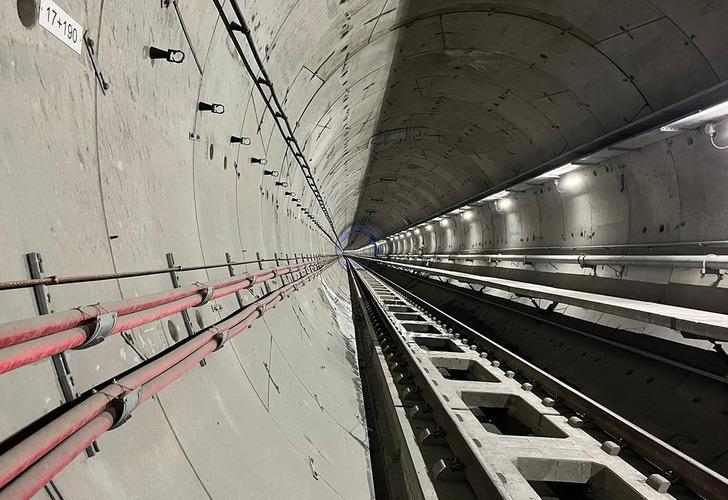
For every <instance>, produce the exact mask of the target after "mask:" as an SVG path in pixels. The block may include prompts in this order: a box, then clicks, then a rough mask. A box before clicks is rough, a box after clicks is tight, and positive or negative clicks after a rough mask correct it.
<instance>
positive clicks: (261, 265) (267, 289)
mask: <svg viewBox="0 0 728 500" xmlns="http://www.w3.org/2000/svg"><path fill="white" fill-rule="evenodd" d="M255 259H256V260H257V261H258V270H259V271H262V270H263V263H262V262H261V260H260V252H255ZM263 286H264V287H265V293H266V294H269V293H270V285H269V284H268V282H267V281H266V282H265V283H263Z"/></svg>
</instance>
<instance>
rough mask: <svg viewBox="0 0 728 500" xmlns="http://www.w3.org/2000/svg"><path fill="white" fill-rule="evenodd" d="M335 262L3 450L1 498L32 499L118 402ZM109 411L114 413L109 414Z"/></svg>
mask: <svg viewBox="0 0 728 500" xmlns="http://www.w3.org/2000/svg"><path fill="white" fill-rule="evenodd" d="M332 262H333V261H329V262H328V263H327V264H326V265H325V266H324V267H323V268H320V269H317V270H316V271H313V272H311V273H309V274H307V275H305V276H303V277H301V278H299V279H298V280H296V281H294V282H292V283H289V284H288V285H285V286H283V287H281V288H280V289H278V290H276V291H274V292H272V293H270V294H269V295H266V296H265V297H263V298H261V299H259V300H258V301H256V302H253V303H251V304H249V305H248V306H246V307H244V308H242V309H240V310H238V311H237V312H236V313H234V314H232V315H231V316H229V317H228V318H226V319H224V320H222V321H220V322H218V323H216V324H214V325H212V326H210V327H208V328H206V329H205V330H203V331H201V332H200V333H198V334H196V335H195V336H193V337H189V338H188V339H186V340H184V341H182V342H180V343H178V344H176V345H174V346H172V347H170V348H169V349H167V350H166V351H164V352H163V353H161V354H160V355H158V356H157V357H155V358H153V359H151V360H149V361H148V362H145V363H144V364H142V365H139V366H137V367H136V368H133V369H132V370H131V371H130V372H128V373H127V374H126V375H124V376H123V377H121V378H119V379H118V380H113V381H112V382H111V383H110V384H107V385H104V386H103V387H101V388H100V389H99V390H98V391H92V392H91V394H90V395H88V396H87V397H86V398H85V399H83V400H82V401H81V402H79V403H78V404H77V405H75V406H73V407H71V408H70V409H69V410H67V411H66V412H63V413H62V414H61V415H59V416H58V417H57V418H55V419H54V420H52V421H51V422H49V423H48V424H46V425H45V426H43V427H42V428H40V429H39V430H37V431H35V432H34V433H33V434H31V435H30V436H28V437H26V438H25V439H24V440H22V441H20V442H19V443H18V444H16V445H15V446H13V447H12V448H10V449H9V450H8V451H7V452H6V453H4V454H3V455H0V488H3V489H0V499H6V498H13V499H14V498H29V497H30V496H32V495H33V494H34V493H35V492H37V491H38V490H40V489H41V488H42V487H43V485H44V484H46V483H47V482H48V481H49V480H50V479H51V478H52V477H53V476H54V475H56V474H57V473H58V472H60V470H62V469H63V467H65V466H66V465H67V464H68V463H70V462H71V461H72V460H73V459H74V458H75V457H76V456H77V455H78V454H79V453H80V452H81V451H82V450H83V449H85V447H86V446H88V443H90V442H93V441H94V440H96V439H98V437H99V436H100V435H101V434H103V433H104V432H106V431H107V430H108V429H109V428H111V426H112V425H114V424H121V423H123V422H119V419H118V417H119V415H117V414H116V411H115V409H116V407H115V406H114V405H115V404H116V403H118V402H119V401H120V400H121V399H122V398H124V397H125V396H128V395H129V394H131V393H132V392H133V391H136V390H137V389H140V390H141V393H140V395H139V404H142V403H144V402H145V401H147V400H149V399H150V398H151V397H152V396H154V395H155V394H157V393H159V392H160V391H161V390H162V389H164V388H165V387H167V386H168V385H169V384H171V383H172V382H174V381H175V380H177V379H178V378H180V377H181V376H182V375H184V374H185V373H187V372H189V371H191V370H192V369H194V368H195V366H198V364H199V361H201V360H202V359H205V358H206V357H208V356H209V355H210V354H212V353H214V352H215V351H217V350H218V349H219V348H221V347H222V346H223V345H224V343H225V342H227V340H229V339H231V338H233V337H235V336H236V335H238V334H240V333H241V332H243V331H245V330H247V329H248V328H250V327H251V326H252V324H253V323H254V322H255V321H256V320H257V319H259V318H260V317H262V316H263V315H264V314H265V313H266V312H267V311H269V310H271V309H273V308H275V307H276V306H277V304H278V303H280V302H281V301H282V300H284V299H285V298H286V297H288V296H289V295H291V294H292V293H294V292H295V291H297V290H298V289H300V288H301V287H302V286H305V284H306V283H307V282H309V281H311V280H313V279H314V278H315V277H317V276H319V275H320V274H321V273H322V272H323V271H324V269H325V268H326V267H327V266H328V265H330V264H331V263H332ZM106 413H109V415H110V417H111V418H109V416H107V415H106Z"/></svg>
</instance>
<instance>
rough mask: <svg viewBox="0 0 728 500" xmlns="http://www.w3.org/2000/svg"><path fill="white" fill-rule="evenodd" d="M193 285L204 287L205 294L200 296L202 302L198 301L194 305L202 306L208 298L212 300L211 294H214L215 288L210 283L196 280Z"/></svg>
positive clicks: (208, 300)
mask: <svg viewBox="0 0 728 500" xmlns="http://www.w3.org/2000/svg"><path fill="white" fill-rule="evenodd" d="M195 285H197V286H204V287H205V295H204V297H203V298H202V302H200V303H199V304H197V305H196V306H195V307H202V306H204V305H205V304H207V303H208V302H210V300H212V296H213V295H214V294H215V288H214V287H213V286H212V285H210V284H205V283H201V282H199V281H198V282H196V283H195Z"/></svg>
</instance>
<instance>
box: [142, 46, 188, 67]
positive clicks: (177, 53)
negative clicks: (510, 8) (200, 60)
mask: <svg viewBox="0 0 728 500" xmlns="http://www.w3.org/2000/svg"><path fill="white" fill-rule="evenodd" d="M149 59H164V60H165V61H167V62H171V63H175V64H180V63H181V62H182V61H184V60H185V53H184V52H182V51H181V50H175V49H167V50H164V49H159V48H157V47H151V46H150V47H149Z"/></svg>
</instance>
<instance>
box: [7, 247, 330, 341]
mask: <svg viewBox="0 0 728 500" xmlns="http://www.w3.org/2000/svg"><path fill="white" fill-rule="evenodd" d="M317 264H320V261H316V262H306V263H303V264H297V265H293V266H281V267H277V268H271V269H264V270H262V271H260V272H258V273H255V274H246V275H241V276H237V277H235V278H228V279H225V280H219V281H215V282H211V283H204V284H202V285H190V286H187V287H183V288H177V289H174V290H168V291H164V292H159V293H155V294H149V295H143V296H141V297H134V298H130V299H123V300H118V301H114V302H108V303H105V304H97V305H90V306H85V307H80V308H77V309H69V310H67V311H59V312H57V313H52V314H46V315H44V316H39V317H37V318H28V319H21V320H18V321H13V322H10V323H6V324H4V325H0V347H6V346H10V345H15V344H18V343H20V342H26V341H28V340H32V339H36V338H39V337H43V336H46V335H50V334H52V333H56V332H59V331H63V330H68V329H71V328H75V327H78V326H81V325H84V324H87V323H90V322H91V321H92V320H93V319H94V318H96V316H98V315H99V314H103V313H106V312H116V313H117V314H118V315H119V316H124V315H127V314H132V313H135V312H138V311H144V310H147V309H150V308H153V307H158V306H162V305H165V304H169V303H171V302H175V301H177V300H182V299H185V298H192V299H194V300H196V301H197V302H196V304H199V303H200V302H202V295H201V294H202V293H204V292H205V291H206V290H207V287H208V286H212V287H213V288H214V289H215V290H216V292H218V290H219V289H228V288H229V287H232V286H234V285H240V284H241V283H245V286H242V287H241V288H237V289H236V290H233V291H230V292H229V293H228V294H224V295H229V294H230V293H234V292H235V291H238V290H241V289H243V288H247V287H249V286H252V283H251V280H252V279H253V278H254V279H255V283H262V282H265V281H268V280H270V279H273V278H275V277H276V276H282V275H285V274H290V273H292V272H294V271H297V270H299V269H302V268H304V267H307V266H311V265H317ZM224 295H219V296H216V297H215V298H218V297H222V296H224Z"/></svg>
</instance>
